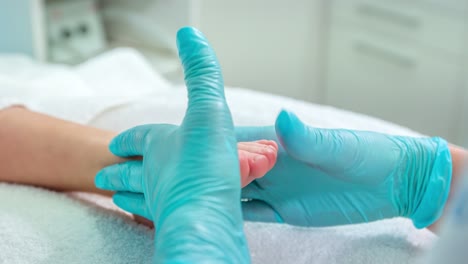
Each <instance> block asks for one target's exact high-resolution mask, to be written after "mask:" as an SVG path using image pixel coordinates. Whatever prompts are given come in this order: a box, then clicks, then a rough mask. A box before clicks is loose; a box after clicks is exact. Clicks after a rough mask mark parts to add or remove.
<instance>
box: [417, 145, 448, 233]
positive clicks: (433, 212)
mask: <svg viewBox="0 0 468 264" xmlns="http://www.w3.org/2000/svg"><path fill="white" fill-rule="evenodd" d="M433 140H434V141H435V142H436V143H437V150H436V158H435V161H434V163H433V167H432V170H431V174H430V176H429V182H428V184H427V189H426V192H425V193H424V196H423V198H422V200H421V203H420V205H419V206H418V207H417V208H416V210H415V211H414V213H413V214H412V215H411V220H412V221H413V224H414V226H415V227H416V228H424V227H427V226H430V225H431V224H433V223H434V222H435V221H436V220H437V219H439V217H440V216H441V215H442V212H443V210H444V206H445V203H446V202H447V198H448V195H449V192H450V182H451V180H452V158H451V155H450V150H449V147H448V144H447V141H445V140H444V139H442V138H433Z"/></svg>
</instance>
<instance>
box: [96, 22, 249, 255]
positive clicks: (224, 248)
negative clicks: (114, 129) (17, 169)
mask: <svg viewBox="0 0 468 264" xmlns="http://www.w3.org/2000/svg"><path fill="white" fill-rule="evenodd" d="M177 45H178V49H179V57H180V59H181V61H182V64H183V67H184V73H185V82H186V85H187V89H188V101H189V102H188V108H187V111H186V115H185V118H184V120H183V122H182V124H181V125H180V127H178V126H173V125H145V126H139V127H135V128H132V129H130V130H127V131H125V132H123V133H121V134H120V135H118V136H117V137H116V138H114V139H113V140H112V142H111V143H110V146H109V148H110V150H111V152H112V153H114V154H115V155H118V156H122V157H131V156H137V155H138V156H140V155H141V156H143V161H136V160H135V161H129V162H127V163H124V164H119V165H113V166H110V167H107V168H104V169H103V170H102V171H100V172H99V173H98V175H97V176H96V179H95V182H96V186H97V187H99V188H102V189H107V190H114V191H118V192H117V194H115V195H114V201H115V203H116V204H117V205H118V206H120V207H121V208H123V209H124V210H125V209H126V210H128V211H132V212H135V213H137V214H140V215H143V216H146V217H148V218H152V219H154V224H155V230H156V231H155V232H156V235H155V246H156V253H155V261H156V262H158V263H159V262H166V261H167V262H170V261H173V262H177V263H179V262H180V263H187V262H197V263H198V262H207V261H208V262H229V263H245V262H249V254H248V248H247V243H246V240H245V236H244V233H243V221H242V213H241V204H240V192H241V187H240V181H239V178H240V175H239V174H240V172H239V161H238V157H237V146H236V140H235V132H234V127H233V123H232V119H231V114H230V111H229V108H228V106H227V103H226V101H225V97H224V84H223V78H222V74H221V69H220V67H219V64H218V61H217V58H216V56H215V54H214V51H213V50H212V49H211V47H210V46H209V44H208V42H207V40H206V39H205V37H204V36H203V35H202V34H201V33H200V32H199V31H197V30H195V29H193V28H183V29H181V30H180V31H179V32H178V34H177ZM155 114H161V113H155ZM119 172H122V173H119Z"/></svg>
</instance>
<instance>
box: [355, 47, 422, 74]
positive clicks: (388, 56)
mask: <svg viewBox="0 0 468 264" xmlns="http://www.w3.org/2000/svg"><path fill="white" fill-rule="evenodd" d="M354 49H355V50H356V52H358V53H360V54H363V55H366V56H371V57H374V58H377V59H383V60H386V61H389V62H391V63H392V64H395V65H397V66H399V67H403V68H406V69H413V68H414V67H415V66H416V63H415V62H414V60H413V59H411V58H408V57H407V56H405V55H401V54H397V53H395V52H393V51H390V50H387V49H385V48H381V47H377V46H374V45H371V44H366V43H363V42H358V43H356V44H355V45H354Z"/></svg>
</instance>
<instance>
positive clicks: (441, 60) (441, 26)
mask: <svg viewBox="0 0 468 264" xmlns="http://www.w3.org/2000/svg"><path fill="white" fill-rule="evenodd" d="M426 2H427V1H413V2H411V4H410V3H404V2H399V1H395V2H388V1H366V0H356V1H345V0H337V1H334V2H333V4H332V9H331V10H332V16H331V18H332V19H331V30H330V37H329V41H330V42H329V45H330V46H329V49H328V63H327V76H326V92H325V94H326V96H325V99H326V103H327V104H331V105H334V106H337V107H341V108H345V109H349V110H352V111H356V112H361V113H365V114H369V115H372V116H376V117H380V118H382V119H385V120H388V121H393V122H395V123H399V124H402V125H405V126H408V127H410V128H412V129H415V130H417V131H420V132H423V133H426V134H429V135H438V136H442V137H445V138H447V139H449V140H452V141H457V136H458V130H459V129H460V128H459V120H460V118H461V113H460V112H461V107H462V94H463V89H464V81H465V78H464V77H463V75H464V73H465V72H466V71H465V70H464V68H463V67H464V64H463V63H464V61H463V56H464V44H465V42H464V41H465V28H466V26H465V25H464V24H463V23H464V18H463V17H462V16H457V12H455V11H453V10H451V11H450V10H449V9H447V10H444V11H437V9H431V8H430V7H428V6H427V5H428V4H427V3H426ZM451 12H453V13H451ZM448 14H453V15H452V16H449V15H448Z"/></svg>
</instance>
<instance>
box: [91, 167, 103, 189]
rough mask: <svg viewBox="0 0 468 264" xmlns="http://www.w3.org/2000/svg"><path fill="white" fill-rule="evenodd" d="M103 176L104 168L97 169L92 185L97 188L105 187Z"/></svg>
mask: <svg viewBox="0 0 468 264" xmlns="http://www.w3.org/2000/svg"><path fill="white" fill-rule="evenodd" d="M104 178H105V176H104V169H102V170H100V171H98V173H97V174H96V176H95V177H94V185H95V186H96V187H97V188H99V189H105V187H106V184H105V179H104Z"/></svg>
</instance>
